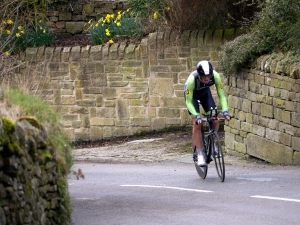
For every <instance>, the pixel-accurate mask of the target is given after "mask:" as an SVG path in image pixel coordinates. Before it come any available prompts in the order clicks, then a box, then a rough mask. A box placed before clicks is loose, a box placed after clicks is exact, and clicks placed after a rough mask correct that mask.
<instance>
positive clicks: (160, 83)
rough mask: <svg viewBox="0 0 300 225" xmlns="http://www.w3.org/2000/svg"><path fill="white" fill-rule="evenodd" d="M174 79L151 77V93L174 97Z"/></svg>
mask: <svg viewBox="0 0 300 225" xmlns="http://www.w3.org/2000/svg"><path fill="white" fill-rule="evenodd" d="M172 83H173V81H172V79H168V78H159V79H152V78H150V79H149V93H150V95H153V96H162V97H172V96H173V93H174V91H173V85H172Z"/></svg>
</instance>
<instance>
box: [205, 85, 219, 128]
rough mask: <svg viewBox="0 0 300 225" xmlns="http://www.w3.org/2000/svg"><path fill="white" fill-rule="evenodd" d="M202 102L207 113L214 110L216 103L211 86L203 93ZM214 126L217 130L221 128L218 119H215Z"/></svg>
mask: <svg viewBox="0 0 300 225" xmlns="http://www.w3.org/2000/svg"><path fill="white" fill-rule="evenodd" d="M201 104H202V107H203V109H204V110H205V112H206V113H208V112H210V111H211V109H213V110H214V109H215V108H216V103H215V101H214V98H213V96H212V94H211V91H210V89H209V88H207V89H206V93H205V95H203V97H202V99H201ZM214 128H215V130H216V131H218V130H219V121H218V120H215V121H214Z"/></svg>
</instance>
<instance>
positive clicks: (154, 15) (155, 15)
mask: <svg viewBox="0 0 300 225" xmlns="http://www.w3.org/2000/svg"><path fill="white" fill-rule="evenodd" d="M157 17H158V14H157V12H155V13H154V14H153V19H155V20H156V19H157Z"/></svg>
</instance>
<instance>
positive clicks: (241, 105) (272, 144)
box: [225, 55, 300, 165]
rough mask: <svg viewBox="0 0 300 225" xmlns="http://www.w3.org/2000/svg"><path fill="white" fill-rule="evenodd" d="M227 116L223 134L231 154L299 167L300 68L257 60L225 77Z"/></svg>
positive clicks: (280, 60)
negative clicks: (250, 65) (228, 114)
mask: <svg viewBox="0 0 300 225" xmlns="http://www.w3.org/2000/svg"><path fill="white" fill-rule="evenodd" d="M226 84H227V86H225V92H226V93H227V94H228V104H229V107H230V113H231V114H232V115H234V116H235V118H233V119H232V120H231V121H230V122H229V125H228V126H225V131H226V134H225V136H226V149H227V151H228V152H229V153H231V154H237V155H240V156H247V155H248V156H249V155H250V156H254V157H257V158H259V159H263V160H265V161H268V162H271V163H276V164H283V165H291V164H294V165H300V93H299V91H300V66H299V64H289V63H287V59H284V58H279V57H278V58H272V57H271V56H269V55H267V56H262V57H260V58H258V59H257V61H256V62H255V64H253V65H252V67H251V68H247V69H246V68H244V69H242V70H241V71H240V72H239V73H237V74H233V75H231V76H230V77H228V78H227V79H226Z"/></svg>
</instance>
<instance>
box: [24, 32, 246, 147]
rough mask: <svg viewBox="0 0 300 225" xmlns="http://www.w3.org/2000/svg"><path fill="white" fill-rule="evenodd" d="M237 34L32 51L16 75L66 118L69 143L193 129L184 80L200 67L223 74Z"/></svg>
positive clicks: (163, 36)
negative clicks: (228, 44)
mask: <svg viewBox="0 0 300 225" xmlns="http://www.w3.org/2000/svg"><path fill="white" fill-rule="evenodd" d="M239 32H240V31H239V30H233V29H231V30H216V31H201V30H200V31H191V32H190V31H186V32H184V33H183V34H182V35H181V36H178V35H177V34H176V33H172V32H170V33H152V34H150V35H149V37H148V38H145V39H143V40H142V41H141V44H139V45H133V44H130V45H128V46H127V45H125V44H112V45H110V46H109V45H103V46H86V47H79V46H77V47H64V48H60V47H59V48H31V49H27V50H26V54H25V55H23V56H22V60H23V62H24V63H25V64H24V65H23V66H22V67H21V68H20V71H19V72H20V73H21V74H25V75H27V76H28V79H29V82H28V83H30V85H31V86H32V88H33V92H34V94H36V95H39V96H40V97H42V98H43V99H45V101H47V102H49V103H50V104H51V105H53V106H54V107H55V108H56V109H57V111H58V112H60V113H61V114H62V115H63V124H64V127H65V130H66V132H67V133H68V136H69V137H70V139H71V140H72V141H95V140H101V139H110V138H113V137H120V136H128V135H133V134H136V133H138V132H141V131H153V130H160V129H163V128H166V127H170V126H182V125H187V124H190V118H189V116H188V114H187V110H186V107H185V102H184V96H183V86H184V83H185V80H186V79H187V77H188V75H189V74H190V73H191V71H193V70H195V67H196V65H197V63H198V61H200V60H210V61H211V62H212V64H213V65H214V66H215V68H216V69H218V68H217V66H216V65H217V61H218V51H219V50H220V49H221V45H222V43H224V42H225V41H227V40H231V39H233V38H234V37H235V36H237V35H240V33H239ZM19 76H20V75H19Z"/></svg>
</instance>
